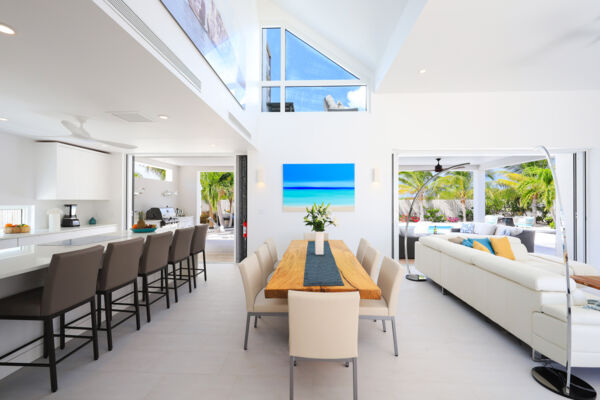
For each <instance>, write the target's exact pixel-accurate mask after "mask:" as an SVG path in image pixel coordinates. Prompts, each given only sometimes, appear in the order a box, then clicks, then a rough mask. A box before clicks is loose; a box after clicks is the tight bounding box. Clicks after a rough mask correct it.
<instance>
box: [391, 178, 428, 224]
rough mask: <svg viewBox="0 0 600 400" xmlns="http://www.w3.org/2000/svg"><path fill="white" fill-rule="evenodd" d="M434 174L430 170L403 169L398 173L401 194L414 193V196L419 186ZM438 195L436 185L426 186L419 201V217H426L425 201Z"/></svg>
mask: <svg viewBox="0 0 600 400" xmlns="http://www.w3.org/2000/svg"><path fill="white" fill-rule="evenodd" d="M432 176H433V172H430V171H402V172H399V173H398V188H399V194H400V195H412V198H414V196H415V195H416V194H417V192H418V191H419V188H420V187H421V186H423V184H424V183H425V182H426V181H427V180H428V179H430V178H431V177H432ZM436 195H437V191H436V187H434V186H432V187H429V186H427V187H425V188H424V189H423V191H422V192H421V194H420V195H419V197H418V199H417V201H418V204H419V218H420V219H423V218H424V217H425V208H424V207H423V202H424V201H425V200H426V199H427V200H429V199H433V198H435V196H436Z"/></svg>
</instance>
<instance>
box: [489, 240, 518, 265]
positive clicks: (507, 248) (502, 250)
mask: <svg viewBox="0 0 600 400" xmlns="http://www.w3.org/2000/svg"><path fill="white" fill-rule="evenodd" d="M490 242H491V243H492V247H493V248H494V253H496V255H497V256H500V257H504V258H508V259H509V260H514V259H515V255H514V253H513V251H512V248H511V245H510V242H509V241H508V238H507V237H501V238H495V237H491V238H490Z"/></svg>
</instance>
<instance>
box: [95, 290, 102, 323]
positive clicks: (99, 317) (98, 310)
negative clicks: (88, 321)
mask: <svg viewBox="0 0 600 400" xmlns="http://www.w3.org/2000/svg"><path fill="white" fill-rule="evenodd" d="M96 314H97V315H96V323H97V324H98V325H100V324H102V295H101V294H100V293H96Z"/></svg>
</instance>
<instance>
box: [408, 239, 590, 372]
mask: <svg viewBox="0 0 600 400" xmlns="http://www.w3.org/2000/svg"><path fill="white" fill-rule="evenodd" d="M455 236H461V237H473V238H474V237H483V236H481V235H469V234H464V233H460V234H449V235H436V236H427V237H422V238H421V239H420V240H419V241H418V242H417V243H416V245H415V266H416V268H417V269H418V270H419V271H421V272H422V273H423V274H425V275H427V276H428V277H429V278H430V279H431V280H433V281H435V282H436V283H438V284H439V285H440V286H442V287H443V288H444V289H447V290H448V291H450V292H451V293H452V294H454V295H455V296H457V297H458V298H460V299H461V300H463V301H465V302H466V303H467V304H469V305H470V306H471V307H473V308H475V309H476V310H478V311H479V312H481V313H482V314H484V315H485V316H487V317H488V318H490V319H491V320H492V321H494V322H496V323H497V324H498V325H500V326H502V327H503V328H504V329H506V330H507V331H508V332H510V333H512V334H513V335H514V336H516V337H517V338H519V339H520V340H522V341H523V342H525V343H526V344H528V345H529V346H531V347H532V349H534V350H536V351H537V352H539V353H541V354H543V355H545V356H546V357H549V358H550V359H552V360H554V361H556V362H558V363H561V364H563V365H564V364H565V362H566V352H565V349H566V305H565V303H566V296H565V289H566V282H565V278H564V264H562V262H561V260H560V259H558V258H556V257H550V256H541V255H534V254H530V253H527V250H526V249H525V246H523V245H522V244H521V243H520V241H519V239H517V238H514V237H509V240H510V242H511V247H512V249H513V252H514V255H515V258H516V260H509V259H507V258H503V257H500V256H495V255H492V254H489V253H485V252H483V251H479V250H475V249H472V248H469V247H466V246H463V245H460V244H456V243H453V242H450V241H448V239H449V238H451V237H455ZM570 266H571V269H572V274H578V275H600V274H599V273H598V271H597V270H596V269H595V268H593V267H591V266H589V265H586V264H582V263H577V262H572V263H571V264H570ZM571 288H572V297H573V304H574V306H573V307H572V315H573V320H572V321H573V325H572V328H573V329H572V365H573V366H575V367H600V340H599V339H598V338H600V311H595V310H589V309H584V308H583V306H584V305H585V304H587V298H591V297H592V296H591V295H590V294H588V293H587V292H584V291H582V290H580V289H578V288H577V285H576V284H575V282H574V281H573V280H571Z"/></svg>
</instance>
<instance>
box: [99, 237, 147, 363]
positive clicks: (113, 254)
mask: <svg viewBox="0 0 600 400" xmlns="http://www.w3.org/2000/svg"><path fill="white" fill-rule="evenodd" d="M143 249H144V239H143V238H136V239H131V240H125V241H123V242H113V243H109V244H108V246H107V247H106V253H105V254H104V261H103V263H102V270H101V271H100V277H99V280H98V287H97V289H96V296H97V297H98V322H100V320H101V318H100V317H101V315H102V307H101V302H100V301H101V300H100V299H101V296H104V311H105V313H106V314H105V318H106V328H105V329H102V328H100V327H99V328H98V329H99V330H106V341H107V342H108V350H109V351H110V350H112V347H113V346H112V328H115V327H117V326H119V325H121V324H122V323H123V322H125V321H127V320H128V319H129V318H131V317H133V316H134V315H135V323H136V328H137V330H140V306H139V301H138V282H137V278H138V269H139V265H140V258H141V257H142V251H143ZM131 284H133V306H134V311H131V310H126V309H124V310H116V311H119V312H125V313H130V315H129V316H127V317H126V318H123V319H122V320H121V321H119V322H118V323H116V324H114V325H112V312H113V304H116V305H126V306H129V305H130V304H128V303H123V302H119V300H121V299H122V298H124V297H126V296H129V295H131V293H127V294H124V295H123V296H121V297H119V298H118V299H116V300H115V301H113V298H112V294H113V292H114V291H115V290H117V289H120V288H122V287H124V286H127V285H131Z"/></svg>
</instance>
